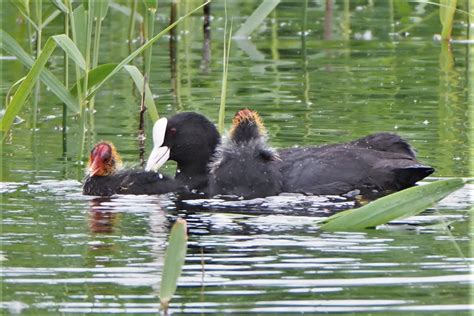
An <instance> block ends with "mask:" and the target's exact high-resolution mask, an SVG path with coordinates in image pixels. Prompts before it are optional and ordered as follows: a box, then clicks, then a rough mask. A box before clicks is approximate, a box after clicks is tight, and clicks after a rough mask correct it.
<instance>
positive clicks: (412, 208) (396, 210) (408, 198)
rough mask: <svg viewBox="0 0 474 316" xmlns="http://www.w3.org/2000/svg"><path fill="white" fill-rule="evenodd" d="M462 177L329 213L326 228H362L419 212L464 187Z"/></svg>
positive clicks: (334, 229) (403, 191)
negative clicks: (333, 213)
mask: <svg viewBox="0 0 474 316" xmlns="http://www.w3.org/2000/svg"><path fill="white" fill-rule="evenodd" d="M463 185H464V181H463V180H462V179H458V178H456V179H449V180H442V181H436V182H432V183H429V184H426V185H422V186H416V187H412V188H408V189H406V190H402V191H399V192H396V193H393V194H390V195H388V196H385V197H383V198H380V199H378V200H376V201H374V202H371V203H369V204H367V205H365V206H363V207H361V208H358V209H353V210H349V211H345V212H341V213H338V214H335V215H333V216H331V217H329V218H328V219H327V221H326V224H324V225H323V226H321V229H323V230H330V231H347V230H361V229H365V228H370V227H375V226H377V225H382V224H385V223H388V222H390V221H391V220H394V219H398V218H403V217H407V216H412V215H416V214H418V213H421V212H422V211H424V210H425V209H426V208H427V207H429V206H430V205H432V204H433V203H435V202H436V201H439V200H441V199H442V198H444V197H446V196H448V195H449V194H450V193H452V192H454V191H456V190H458V189H460V188H462V187H463Z"/></svg>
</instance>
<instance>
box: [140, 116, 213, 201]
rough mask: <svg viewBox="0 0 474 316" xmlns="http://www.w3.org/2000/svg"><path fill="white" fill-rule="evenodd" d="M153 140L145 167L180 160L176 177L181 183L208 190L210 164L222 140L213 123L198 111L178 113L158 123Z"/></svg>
mask: <svg viewBox="0 0 474 316" xmlns="http://www.w3.org/2000/svg"><path fill="white" fill-rule="evenodd" d="M160 120H162V119H160ZM157 125H160V126H159V127H157ZM153 143H154V148H153V151H152V153H151V154H150V157H149V159H148V162H147V166H146V168H145V169H146V170H151V169H152V168H159V167H160V166H161V165H163V164H164V163H165V162H166V160H167V159H169V160H174V161H176V162H177V168H176V176H175V180H176V182H177V184H178V185H179V186H183V187H185V188H187V189H189V190H198V191H203V192H206V191H207V188H208V171H209V167H208V165H209V163H210V161H211V157H212V155H213V154H214V152H215V150H216V147H217V145H218V144H219V143H220V135H219V132H218V131H217V129H216V127H215V125H214V124H213V123H211V122H210V121H209V120H208V119H207V118H206V117H205V116H203V115H201V114H198V113H195V112H183V113H179V114H176V115H174V116H172V117H171V118H169V119H168V120H167V121H164V119H163V121H162V122H159V121H158V122H157V123H155V126H154V127H153Z"/></svg>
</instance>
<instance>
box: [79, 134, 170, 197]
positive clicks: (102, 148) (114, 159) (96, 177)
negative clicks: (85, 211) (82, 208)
mask: <svg viewBox="0 0 474 316" xmlns="http://www.w3.org/2000/svg"><path fill="white" fill-rule="evenodd" d="M121 167H122V160H121V159H120V155H119V154H118V152H117V150H116V149H115V146H114V145H113V144H112V143H109V142H100V143H98V144H97V145H95V146H94V148H93V149H92V151H91V153H90V156H89V163H88V169H87V170H88V172H87V177H86V180H85V181H84V185H83V187H82V192H83V194H85V195H96V196H111V195H114V194H161V193H167V192H174V191H176V190H177V189H178V186H177V185H176V182H175V181H174V180H173V179H171V178H169V177H166V176H164V175H162V174H160V173H157V172H153V171H140V170H133V169H131V170H124V169H122V168H121Z"/></svg>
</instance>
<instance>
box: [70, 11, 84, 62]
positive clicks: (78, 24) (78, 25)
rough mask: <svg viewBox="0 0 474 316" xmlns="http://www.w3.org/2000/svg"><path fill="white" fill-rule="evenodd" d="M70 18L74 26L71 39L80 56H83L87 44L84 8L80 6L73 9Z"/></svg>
mask: <svg viewBox="0 0 474 316" xmlns="http://www.w3.org/2000/svg"><path fill="white" fill-rule="evenodd" d="M72 16H73V20H72V23H73V24H74V28H73V30H74V31H75V32H74V33H75V34H73V37H72V38H73V40H74V43H76V46H77V47H78V48H79V50H80V52H81V54H82V56H85V55H86V43H87V15H86V11H85V9H84V6H83V5H80V6H78V7H77V8H76V9H74V11H73V14H72Z"/></svg>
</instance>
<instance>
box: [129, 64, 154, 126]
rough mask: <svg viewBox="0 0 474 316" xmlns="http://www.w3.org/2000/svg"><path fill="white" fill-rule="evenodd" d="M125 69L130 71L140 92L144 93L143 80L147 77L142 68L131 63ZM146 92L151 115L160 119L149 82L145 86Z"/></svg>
mask: <svg viewBox="0 0 474 316" xmlns="http://www.w3.org/2000/svg"><path fill="white" fill-rule="evenodd" d="M124 70H125V71H127V72H128V74H129V75H130V77H131V78H132V80H133V82H135V85H136V87H137V89H138V91H139V92H140V94H143V82H144V80H145V78H144V76H143V75H142V73H141V72H140V70H138V68H137V67H135V66H131V65H127V66H124ZM145 92H146V93H145V105H146V108H147V112H148V114H149V115H150V118H151V120H152V121H153V122H155V121H157V120H158V119H159V116H158V111H157V110H156V106H155V101H154V100H153V95H152V93H151V90H150V86H149V85H148V83H147V85H146V87H145Z"/></svg>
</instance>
